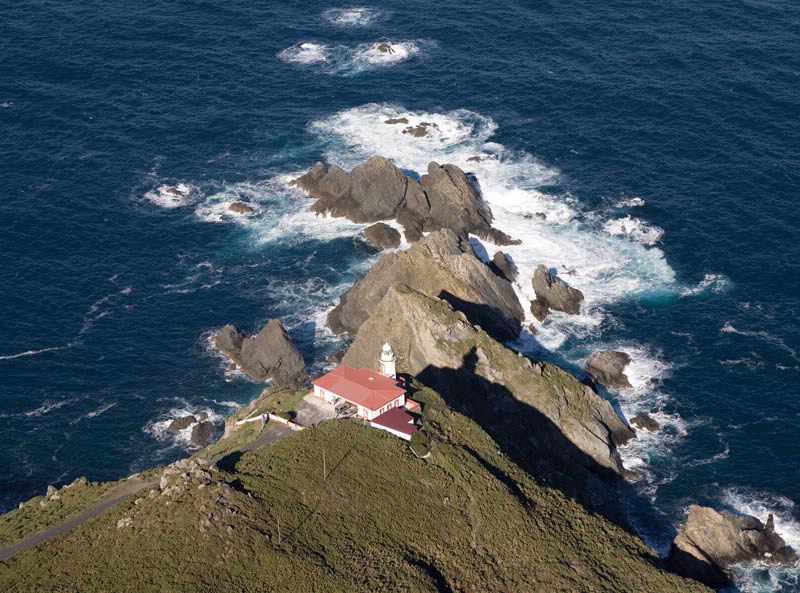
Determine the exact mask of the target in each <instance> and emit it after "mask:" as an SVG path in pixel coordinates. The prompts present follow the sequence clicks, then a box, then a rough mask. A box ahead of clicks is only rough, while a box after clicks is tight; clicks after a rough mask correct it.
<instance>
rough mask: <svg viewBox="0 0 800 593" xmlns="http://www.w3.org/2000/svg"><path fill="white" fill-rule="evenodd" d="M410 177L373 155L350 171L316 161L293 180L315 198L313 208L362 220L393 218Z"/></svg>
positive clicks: (374, 220) (357, 220)
mask: <svg viewBox="0 0 800 593" xmlns="http://www.w3.org/2000/svg"><path fill="white" fill-rule="evenodd" d="M409 181H413V180H410V179H409V178H408V177H406V176H405V175H403V173H402V172H401V171H400V169H398V168H397V167H395V166H394V165H393V164H392V163H390V162H389V161H388V160H386V159H385V158H383V157H381V156H374V157H372V158H371V159H369V160H368V161H367V162H366V163H362V164H360V165H358V166H357V167H355V168H354V169H353V170H352V171H351V172H350V173H347V172H346V171H344V170H343V169H340V168H339V167H336V166H327V165H325V164H323V163H317V164H316V165H314V168H313V169H311V171H310V172H308V173H306V174H305V175H303V176H301V177H298V178H297V179H295V180H294V181H292V184H293V185H296V186H297V187H299V188H301V189H303V190H305V191H306V192H308V193H309V194H310V195H311V196H312V197H314V198H316V199H317V201H316V202H315V203H314V205H313V206H311V209H312V210H313V211H314V212H317V213H319V214H323V213H329V214H331V215H332V216H339V217H345V218H349V219H350V220H352V221H353V222H359V223H361V222H377V221H379V220H386V219H390V218H395V216H396V214H397V211H398V209H399V208H400V205H401V204H402V203H403V201H404V199H405V197H406V189H407V187H408V185H409ZM414 183H416V182H414Z"/></svg>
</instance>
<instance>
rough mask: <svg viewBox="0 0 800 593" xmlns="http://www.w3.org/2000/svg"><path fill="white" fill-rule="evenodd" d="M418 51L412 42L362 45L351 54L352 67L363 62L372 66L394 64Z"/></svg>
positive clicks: (385, 42) (417, 47)
mask: <svg viewBox="0 0 800 593" xmlns="http://www.w3.org/2000/svg"><path fill="white" fill-rule="evenodd" d="M419 50H420V48H419V46H418V45H417V44H416V43H414V42H413V41H396V42H394V41H383V42H379V43H362V44H361V45H359V46H357V47H356V48H355V50H354V52H353V57H352V59H353V62H352V63H353V65H356V66H357V65H359V63H362V62H365V63H367V64H372V65H377V66H380V65H387V64H395V63H397V62H402V61H404V60H407V59H408V58H410V57H411V56H413V55H414V54H416V53H418V52H419Z"/></svg>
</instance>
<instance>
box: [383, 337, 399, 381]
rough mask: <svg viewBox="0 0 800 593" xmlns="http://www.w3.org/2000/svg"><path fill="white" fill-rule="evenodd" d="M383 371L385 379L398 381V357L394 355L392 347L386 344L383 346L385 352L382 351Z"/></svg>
mask: <svg viewBox="0 0 800 593" xmlns="http://www.w3.org/2000/svg"><path fill="white" fill-rule="evenodd" d="M380 360H381V370H380V373H381V375H383V376H384V377H389V378H390V379H397V368H396V363H397V357H396V356H395V355H394V350H392V347H391V346H390V345H389V344H388V343H386V344H384V345H383V350H381V358H380Z"/></svg>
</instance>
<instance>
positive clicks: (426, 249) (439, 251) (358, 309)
mask: <svg viewBox="0 0 800 593" xmlns="http://www.w3.org/2000/svg"><path fill="white" fill-rule="evenodd" d="M400 284H405V285H408V286H410V287H412V288H414V289H416V290H419V291H420V292H422V293H424V294H426V295H429V296H433V297H441V298H443V299H444V300H446V301H448V302H449V303H450V304H451V305H452V306H453V307H454V308H455V309H457V310H459V311H462V312H463V313H464V314H465V315H466V316H467V317H468V318H469V319H470V321H472V322H473V323H476V324H478V325H480V326H481V327H483V328H484V329H485V330H486V331H487V332H488V333H490V334H491V335H493V336H496V337H498V338H499V339H501V340H512V339H515V338H517V336H518V335H519V332H520V331H521V329H522V320H523V319H524V317H525V315H524V312H523V310H522V307H521V306H520V304H519V299H517V295H516V294H515V293H514V288H513V287H512V286H511V283H510V282H508V281H507V280H505V279H503V278H500V277H498V276H497V275H495V274H494V273H493V272H492V271H491V269H489V266H487V265H486V264H484V263H483V262H481V261H480V260H479V259H478V257H477V256H476V255H475V252H474V251H473V249H472V246H471V245H470V244H469V242H468V241H465V240H464V239H461V238H459V237H457V236H456V235H455V234H454V233H453V232H452V231H449V230H443V231H438V232H435V233H431V234H430V235H428V236H427V237H425V238H424V239H422V240H421V241H419V242H417V243H416V244H414V245H412V246H411V248H410V249H408V250H407V251H400V252H397V253H388V254H386V255H384V256H382V257H381V258H380V259H379V260H378V262H377V263H376V264H375V265H374V266H373V267H372V269H370V271H369V272H368V273H367V275H366V276H364V277H363V278H362V279H361V280H359V281H358V282H356V283H355V284H354V285H353V286H352V288H350V290H348V291H347V292H345V293H344V294H343V295H342V296H341V298H340V301H339V304H338V305H337V306H336V307H335V308H334V309H333V310H332V311H331V312H330V313H329V314H328V325H329V326H330V328H331V329H332V330H333V331H334V332H335V333H344V332H347V333H350V334H355V333H356V332H357V331H358V328H359V327H361V324H362V323H364V321H366V320H367V318H368V317H369V316H370V315H372V313H373V312H374V311H375V309H376V308H377V306H378V304H379V303H380V301H381V299H382V298H383V296H384V295H385V294H386V292H387V291H388V290H389V288H390V287H392V286H396V285H400Z"/></svg>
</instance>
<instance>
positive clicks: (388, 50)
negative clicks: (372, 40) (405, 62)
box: [375, 41, 394, 54]
mask: <svg viewBox="0 0 800 593" xmlns="http://www.w3.org/2000/svg"><path fill="white" fill-rule="evenodd" d="M375 49H377V50H378V51H379V52H381V53H382V54H393V53H394V48H393V47H392V44H391V43H387V42H385V41H384V42H383V43H379V44H378V45H377V47H376V48H375Z"/></svg>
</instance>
